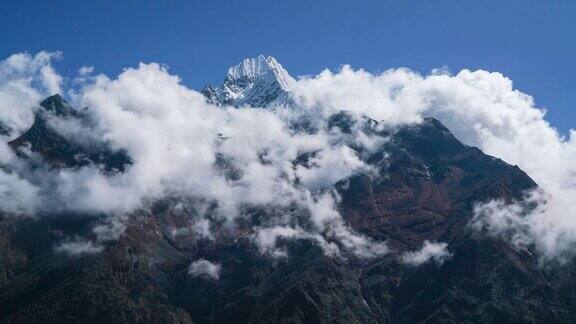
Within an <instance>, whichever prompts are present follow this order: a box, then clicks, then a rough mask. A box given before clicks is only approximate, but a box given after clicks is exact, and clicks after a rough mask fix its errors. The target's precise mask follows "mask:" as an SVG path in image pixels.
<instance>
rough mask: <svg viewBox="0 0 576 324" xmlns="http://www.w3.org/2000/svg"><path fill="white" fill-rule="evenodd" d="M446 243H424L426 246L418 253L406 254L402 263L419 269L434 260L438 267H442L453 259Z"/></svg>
mask: <svg viewBox="0 0 576 324" xmlns="http://www.w3.org/2000/svg"><path fill="white" fill-rule="evenodd" d="M447 247H448V244H446V243H442V242H439V243H435V242H430V241H428V240H426V241H424V245H423V246H422V248H421V249H420V250H418V251H414V252H406V253H404V254H403V255H402V263H404V264H407V265H410V266H414V267H418V266H421V265H422V264H424V263H426V262H428V261H430V260H432V261H433V262H435V263H436V264H437V265H439V266H440V265H442V264H443V263H444V261H446V260H449V259H450V258H452V256H453V255H452V253H450V252H449V251H448V249H447Z"/></svg>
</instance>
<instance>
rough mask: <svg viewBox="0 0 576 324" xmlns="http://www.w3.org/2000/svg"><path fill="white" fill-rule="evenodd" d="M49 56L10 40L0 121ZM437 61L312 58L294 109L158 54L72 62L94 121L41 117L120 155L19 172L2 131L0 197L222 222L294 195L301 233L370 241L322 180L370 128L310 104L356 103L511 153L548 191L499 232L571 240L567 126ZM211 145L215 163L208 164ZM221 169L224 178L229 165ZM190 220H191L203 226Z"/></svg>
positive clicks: (14, 116) (547, 245) (388, 117)
mask: <svg viewBox="0 0 576 324" xmlns="http://www.w3.org/2000/svg"><path fill="white" fill-rule="evenodd" d="M59 56H60V55H59V54H58V53H56V54H54V53H46V52H41V53H39V54H37V55H35V56H31V55H28V54H16V55H13V56H11V57H10V58H8V59H6V60H4V61H2V62H0V122H2V123H3V124H4V125H6V126H9V127H10V128H11V129H13V130H14V131H22V130H24V129H26V128H27V127H29V125H30V124H31V122H32V118H33V111H34V106H35V105H37V103H38V102H39V101H40V100H41V99H42V98H43V97H44V96H46V95H48V94H51V93H52V92H54V91H58V92H60V91H61V88H62V85H61V83H62V78H61V77H60V76H59V75H57V74H56V72H55V71H54V69H53V68H52V66H51V61H52V60H54V59H57V58H59ZM437 72H438V71H436V72H435V73H433V74H432V75H429V76H422V75H419V74H417V73H414V72H412V71H410V70H407V69H396V70H388V71H385V72H384V73H381V74H376V75H374V74H371V73H368V72H366V71H363V70H354V69H352V68H350V67H349V66H344V68H343V69H342V70H341V71H337V72H330V71H324V72H322V73H321V74H319V75H318V76H316V77H306V78H303V79H301V80H298V81H297V82H296V84H294V85H293V92H294V95H295V97H296V102H298V105H299V108H300V109H297V110H295V111H291V112H287V111H286V110H282V109H277V110H275V111H268V110H263V109H250V108H245V109H232V108H224V109H221V108H219V107H216V106H212V105H209V104H206V103H205V101H204V98H203V97H202V95H201V94H200V93H198V92H196V91H194V90H191V89H189V88H187V87H186V86H184V85H182V84H181V82H180V79H179V78H178V77H177V76H175V75H171V74H170V73H169V72H168V71H167V70H166V68H164V67H163V66H161V65H159V64H154V63H152V64H140V65H139V66H138V67H137V68H129V69H126V70H124V71H123V72H122V73H121V74H120V75H119V76H118V77H116V78H112V79H111V78H109V77H107V76H104V75H98V76H91V75H90V74H91V73H92V70H91V69H89V68H84V69H82V71H81V72H80V75H81V78H80V79H81V81H79V82H80V84H79V85H78V87H79V88H78V89H76V90H75V91H74V93H73V96H72V97H73V99H74V105H75V106H77V107H85V106H88V107H89V109H88V113H89V115H90V118H91V121H92V123H93V124H94V125H95V126H94V128H93V129H91V130H90V131H91V132H93V133H94V135H93V136H86V135H85V134H82V132H83V130H82V128H80V127H72V126H73V125H72V126H70V127H65V125H67V124H66V123H58V122H55V123H54V125H60V126H58V127H60V128H62V127H64V128H65V129H66V132H63V133H65V134H66V135H67V136H69V137H72V138H76V139H82V140H86V141H93V140H94V138H97V139H99V140H101V141H103V142H106V143H107V144H108V145H110V146H111V147H113V148H114V149H123V150H126V151H127V152H128V153H129V155H130V156H131V157H132V159H133V161H134V163H133V165H132V166H131V167H129V168H128V170H127V171H126V172H125V173H123V174H113V175H105V174H103V173H102V172H101V171H100V170H99V169H98V168H95V167H84V168H81V169H79V170H61V171H54V170H47V169H45V168H40V169H38V170H34V171H33V172H32V171H31V170H30V169H29V168H27V167H26V166H25V165H24V166H23V165H21V161H20V160H19V159H17V158H15V157H14V156H13V154H11V153H9V151H10V150H9V149H8V148H7V147H6V145H5V144H2V145H0V153H3V152H7V153H6V154H5V155H3V156H0V163H1V164H2V165H3V166H4V169H2V170H5V169H6V170H8V169H9V170H12V173H7V172H4V171H0V197H1V198H3V199H5V198H6V199H7V198H8V197H12V198H14V199H10V200H9V201H10V203H3V205H2V207H3V209H4V211H8V212H12V213H26V212H29V213H33V212H34V211H35V210H36V208H37V207H38V206H45V207H46V208H52V209H55V210H57V209H58V208H64V209H69V210H75V211H81V212H86V211H90V212H104V213H109V214H123V213H127V212H129V211H132V210H134V209H137V208H141V207H143V206H146V205H147V204H148V203H149V202H150V201H154V200H155V199H157V198H162V197H166V196H176V197H194V198H199V199H204V200H207V201H215V202H217V207H218V208H217V213H216V214H217V215H216V216H217V217H221V218H224V219H225V220H226V221H228V222H234V221H235V219H237V218H238V217H240V216H241V213H242V210H243V208H244V207H245V206H251V205H259V206H276V207H280V209H279V210H282V208H285V209H286V207H288V206H291V205H293V204H297V205H298V206H299V208H303V209H305V210H308V211H309V212H310V213H309V216H310V221H311V222H312V223H313V224H314V226H315V228H314V230H313V231H312V232H307V234H306V235H304V236H306V237H317V235H320V237H321V238H322V239H323V240H324V241H326V242H328V241H330V240H334V241H335V242H337V246H338V248H339V249H345V250H347V251H351V252H353V253H354V254H357V255H364V256H376V255H381V254H382V253H385V251H386V249H385V246H384V245H382V244H381V243H377V242H372V241H370V240H369V239H368V238H366V237H363V236H360V235H358V234H356V233H354V232H353V231H352V230H351V229H349V228H348V227H347V226H346V224H345V223H344V221H343V220H342V217H341V215H340V214H339V213H338V212H337V205H338V197H337V195H325V194H323V191H325V190H329V187H330V186H332V185H333V184H334V183H335V182H337V181H339V180H342V179H345V178H347V177H349V176H350V175H352V174H354V173H356V172H367V173H373V172H374V170H372V169H371V168H370V167H369V166H368V165H366V164H365V163H364V162H363V160H362V158H363V157H362V156H359V153H358V152H356V151H354V150H351V149H350V148H349V144H354V145H360V146H363V147H365V148H366V149H368V150H371V149H374V148H375V147H378V144H379V143H380V142H379V141H380V140H382V139H375V138H374V137H371V136H367V135H365V134H363V133H361V132H360V131H359V129H353V132H354V133H353V134H352V135H346V134H342V133H339V132H336V131H329V130H328V129H327V128H326V127H325V126H326V125H325V120H324V119H322V118H319V117H326V116H328V115H329V114H331V113H334V112H337V111H339V110H341V109H346V110H348V111H350V112H351V114H352V115H353V116H361V115H368V116H370V117H372V118H374V119H377V120H379V121H382V122H383V123H384V124H386V125H389V126H390V125H402V124H406V123H414V122H419V121H420V120H421V119H422V117H426V116H432V117H436V118H438V119H440V120H441V121H442V122H443V123H444V124H446V125H447V127H448V128H449V129H450V130H452V131H453V132H454V134H455V135H456V136H457V137H458V138H459V139H461V140H462V141H464V142H465V143H467V144H470V145H475V146H478V147H480V148H481V149H482V150H484V151H485V152H486V153H488V154H491V155H494V156H497V157H500V158H502V159H503V160H505V161H506V162H508V163H511V164H517V165H518V166H520V168H522V169H523V170H525V171H526V172H527V173H528V174H529V175H530V176H531V177H532V178H534V179H535V180H536V182H538V184H540V185H541V186H542V188H543V189H544V190H545V191H546V193H547V194H548V195H547V196H546V199H545V201H546V203H543V199H539V200H538V202H540V203H541V204H540V206H539V207H538V208H537V209H535V210H534V211H533V212H531V213H528V214H526V215H524V216H523V219H522V220H521V222H519V221H517V220H514V217H513V216H505V218H506V217H507V218H509V219H508V220H505V222H506V223H507V224H509V225H510V226H509V231H508V232H509V233H513V234H511V235H512V236H517V237H518V238H516V239H515V240H516V241H517V242H520V241H521V242H525V243H526V244H534V245H535V246H536V247H537V249H538V250H539V252H540V253H541V254H542V255H546V256H547V257H551V258H558V257H559V256H562V258H566V257H568V256H569V255H570V254H571V252H569V251H572V250H574V249H571V247H572V246H573V244H574V242H576V224H575V222H574V221H573V219H575V218H576V217H574V216H575V215H574V207H573V206H572V205H571V204H570V201H571V200H572V198H573V197H576V163H574V162H576V144H575V143H576V135H575V134H576V133H574V132H571V133H570V136H569V137H567V138H564V137H562V136H560V135H559V134H558V132H557V131H556V130H555V129H554V128H553V127H551V126H550V125H549V124H548V122H547V121H546V120H545V113H544V111H543V110H540V109H538V108H537V107H536V106H535V104H534V101H533V99H532V98H531V97H530V96H528V95H526V94H523V93H522V92H520V91H518V90H515V89H514V88H513V86H512V82H511V81H510V80H509V79H507V78H505V77H504V76H502V75H501V74H499V73H490V72H486V71H475V72H472V71H468V70H463V71H461V72H459V73H458V74H456V75H453V76H452V75H449V74H447V73H443V72H442V73H437ZM88 75H90V76H89V77H88ZM302 118H308V119H310V120H312V122H313V123H314V124H315V126H318V128H319V131H318V132H317V133H313V134H309V133H302V132H300V133H297V132H294V131H292V130H291V129H290V128H289V127H287V125H288V124H289V123H290V122H291V121H293V120H298V119H302ZM6 141H7V138H3V142H6ZM304 153H308V154H311V155H312V157H311V159H310V163H309V164H308V165H307V166H306V167H304V166H301V165H300V166H296V167H294V165H293V163H292V162H293V161H294V160H295V159H296V158H297V157H298V156H299V155H301V154H304ZM219 159H220V160H223V161H225V164H226V165H227V166H226V167H227V168H228V169H227V170H219V169H218V168H216V167H215V164H217V163H218V162H219V161H220V160H219ZM230 173H234V174H235V177H236V178H235V179H231V178H230ZM15 197H17V198H15ZM492 204H497V202H493V203H492ZM500 204H502V203H500ZM503 208H508V209H511V210H512V211H514V207H512V206H507V207H505V206H502V207H498V210H502V209H503ZM477 210H478V213H477V215H488V213H487V211H491V210H495V209H494V208H492V209H491V208H490V205H488V207H487V208H484V209H482V207H478V209H477ZM505 215H515V214H514V213H511V212H508V213H505ZM492 216H493V215H492ZM492 216H491V215H488V216H485V219H486V220H490V221H491V222H495V223H494V224H498V223H497V222H498V221H499V220H497V218H498V217H496V216H495V217H492ZM479 217H480V216H479ZM289 218H290V215H286V214H281V215H277V220H276V222H275V223H272V224H268V225H267V226H270V227H271V228H274V227H275V226H281V227H283V228H284V227H287V226H288V225H290V223H289V222H288V219H289ZM498 219H501V220H502V219H504V218H502V217H500V218H498ZM198 224H200V225H201V224H202V223H198ZM200 225H199V226H200ZM202 226H203V225H202ZM202 226H200V227H199V230H201V231H205V230H207V228H206V226H204V227H202ZM288 227H289V228H292V230H293V231H297V232H298V231H302V230H298V229H297V228H296V227H294V226H293V225H290V226H288ZM492 227H494V226H492ZM208 230H209V227H208ZM104 232H106V231H104ZM104 232H103V233H104ZM277 236H278V235H277ZM300 236H302V235H292V237H296V238H297V237H300ZM507 237H510V235H508V236H507ZM316 241H318V242H320V240H316ZM319 244H323V243H319ZM330 250H332V249H330Z"/></svg>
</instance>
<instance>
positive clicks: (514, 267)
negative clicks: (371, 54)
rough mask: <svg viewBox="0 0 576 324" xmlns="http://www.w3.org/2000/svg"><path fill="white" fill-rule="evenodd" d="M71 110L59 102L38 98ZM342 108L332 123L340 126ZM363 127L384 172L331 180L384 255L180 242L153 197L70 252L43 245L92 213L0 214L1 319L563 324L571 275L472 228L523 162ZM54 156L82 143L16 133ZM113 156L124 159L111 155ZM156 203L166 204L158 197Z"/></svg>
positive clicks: (509, 193) (44, 130)
mask: <svg viewBox="0 0 576 324" xmlns="http://www.w3.org/2000/svg"><path fill="white" fill-rule="evenodd" d="M42 106H43V107H44V108H46V110H48V111H49V112H52V113H56V114H58V115H60V116H62V117H66V118H79V117H78V116H79V115H78V113H77V112H75V111H74V110H68V108H67V107H68V106H67V105H65V104H64V102H63V101H62V100H61V98H52V100H50V101H48V102H46V101H45V102H44V103H43V104H42ZM355 122H358V121H354V120H353V119H352V118H350V116H348V115H347V114H346V113H341V114H337V115H335V116H333V117H332V118H331V120H330V127H338V128H340V129H341V130H342V132H344V133H345V132H347V131H348V132H349V131H350V128H351V127H352V126H354V123H355ZM361 122H363V123H364V124H363V126H362V127H363V129H364V131H365V132H374V133H379V134H381V135H383V136H389V138H390V139H389V141H387V142H385V144H383V146H382V148H381V150H379V151H378V152H376V153H374V154H372V155H371V156H369V157H368V161H370V163H371V164H372V165H373V166H375V167H376V168H377V169H378V170H379V171H380V174H381V176H379V177H373V176H367V175H356V176H354V177H352V178H350V179H348V180H346V181H344V182H342V183H340V184H338V186H337V187H338V190H339V191H340V194H341V196H342V204H341V213H342V215H343V216H344V218H345V220H346V222H347V223H348V224H350V225H351V226H352V228H353V229H354V230H356V231H358V232H360V233H363V234H365V235H367V236H369V237H371V238H373V239H376V240H382V241H383V240H386V241H387V243H388V245H389V246H390V248H391V252H390V253H389V254H387V255H385V256H384V257H380V258H376V259H371V260H359V259H355V258H349V259H347V260H343V259H338V258H331V257H327V256H325V255H324V254H323V253H322V251H321V250H320V248H319V247H317V246H316V245H314V244H313V243H312V242H309V241H306V240H298V241H290V242H286V247H287V249H288V252H289V253H288V255H289V257H288V258H286V259H280V260H271V259H269V258H267V257H265V256H261V255H260V254H259V253H258V251H256V250H255V249H254V248H253V247H252V246H251V245H250V244H251V243H250V242H249V241H248V240H247V239H246V238H244V237H243V236H240V237H238V238H236V239H228V238H223V239H222V240H219V241H217V242H216V243H208V242H204V241H202V240H200V241H194V242H189V241H185V240H178V239H177V238H174V236H173V235H170V233H169V231H168V228H169V227H170V226H171V225H174V224H178V223H179V222H182V221H183V218H184V215H180V214H178V212H175V211H172V210H170V209H169V208H167V207H166V206H164V205H169V202H163V203H159V204H158V206H156V208H153V209H152V211H150V212H137V213H135V215H133V217H132V221H131V222H130V223H129V225H128V229H127V231H126V233H125V235H124V236H122V237H121V238H120V239H119V240H117V241H114V242H111V243H109V244H108V246H107V247H106V250H105V251H104V252H102V253H100V254H95V255H89V256H79V257H76V258H73V257H68V256H65V255H62V254H57V253H55V252H54V251H53V250H52V249H50V248H47V247H50V246H53V245H54V244H56V242H58V240H59V239H60V238H61V237H63V236H69V235H73V234H84V235H90V234H89V233H83V232H82V231H85V230H84V229H85V228H87V226H86V223H90V222H95V221H97V220H96V219H86V218H80V219H79V218H74V219H42V220H39V221H31V220H16V219H11V218H4V219H2V218H0V321H2V322H6V323H12V322H142V323H168V322H170V323H191V322H197V323H243V322H250V323H323V322H337V323H387V322H391V323H400V322H482V323H484V322H495V323H498V322H573V321H575V320H576V318H575V317H576V315H575V314H576V312H575V311H576V305H574V302H575V301H576V296H575V295H574V289H573V288H575V282H574V279H573V278H572V276H571V272H570V271H569V270H571V269H572V267H571V266H569V267H567V268H563V269H554V270H546V269H543V268H540V267H538V265H537V263H536V260H535V259H534V257H533V256H532V254H531V251H528V250H519V249H515V248H514V247H512V246H511V245H509V244H507V243H506V242H504V241H501V240H499V239H496V238H490V237H485V236H482V235H479V234H477V233H474V232H472V230H471V229H470V228H469V227H468V223H469V221H470V219H471V217H472V206H473V203H475V202H478V201H486V200H488V199H491V198H502V199H507V200H511V199H519V198H521V197H522V194H523V192H524V191H525V190H528V189H531V188H534V187H536V183H534V181H532V180H531V179H530V178H529V177H528V176H527V175H526V174H525V173H524V172H523V171H521V170H520V169H519V168H517V167H515V166H510V165H508V164H506V163H504V162H503V161H501V160H499V159H496V158H493V157H490V156H488V155H485V154H484V153H482V152H481V151H480V150H479V149H477V148H473V147H469V146H466V145H464V144H462V143H460V142H459V141H458V140H457V139H456V138H455V137H454V136H453V135H452V134H451V133H450V132H449V130H447V129H446V128H445V127H444V126H443V125H442V124H441V123H440V122H439V121H437V120H434V119H427V120H425V121H424V122H423V123H421V124H419V125H414V126H407V127H403V128H400V129H393V130H390V129H388V130H379V129H378V127H376V124H377V123H376V124H375V121H372V120H368V119H367V120H364V121H361ZM24 143H28V144H27V145H30V146H31V149H32V151H35V152H38V153H40V154H41V155H42V156H44V157H45V158H46V159H47V160H49V161H51V162H53V163H54V164H55V165H60V166H62V165H63V166H65V167H77V166H78V165H79V162H78V160H77V159H71V158H70V155H72V156H74V155H77V154H79V152H84V154H87V156H88V160H89V161H91V162H90V163H111V165H115V166H116V167H117V168H118V169H120V167H119V166H124V165H125V164H126V163H127V162H126V160H122V161H123V162H119V164H114V163H115V162H114V163H112V162H102V161H109V160H107V159H101V160H98V159H91V158H89V157H90V156H91V155H90V154H89V153H85V151H83V148H81V147H77V146H74V145H73V144H70V143H68V142H67V141H66V140H65V139H64V138H63V137H61V136H60V135H58V134H57V133H55V132H54V131H52V130H50V129H49V127H47V126H46V124H44V123H43V121H42V117H37V120H36V122H35V123H34V126H32V128H31V129H30V130H29V131H28V132H26V133H25V134H24V135H22V136H21V137H20V138H18V139H17V140H15V141H14V142H12V145H13V146H14V147H15V149H18V148H19V147H20V146H21V145H24ZM120 160H121V159H120ZM163 204H164V205H163ZM425 240H431V241H443V242H446V243H448V244H449V248H450V250H451V252H452V253H453V254H454V256H453V257H452V258H451V259H450V260H447V261H446V262H445V263H444V264H442V265H441V266H438V265H436V264H434V263H426V264H423V265H421V266H419V267H411V266H407V265H404V264H402V263H401V262H399V256H400V255H401V254H402V253H403V252H405V251H411V250H417V249H419V248H420V247H421V246H422V243H423V241H425ZM198 258H206V259H208V260H219V261H220V262H221V264H222V273H221V276H220V278H219V280H207V279H203V278H191V277H190V276H188V274H187V267H188V264H189V263H190V261H191V260H195V259H198Z"/></svg>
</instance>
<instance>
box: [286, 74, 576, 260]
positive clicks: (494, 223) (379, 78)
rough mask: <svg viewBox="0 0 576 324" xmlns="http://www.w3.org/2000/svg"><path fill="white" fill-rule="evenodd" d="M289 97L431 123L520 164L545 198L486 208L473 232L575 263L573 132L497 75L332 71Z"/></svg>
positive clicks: (398, 119)
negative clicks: (548, 118)
mask: <svg viewBox="0 0 576 324" xmlns="http://www.w3.org/2000/svg"><path fill="white" fill-rule="evenodd" d="M295 92H296V93H297V94H298V95H299V97H300V104H301V105H304V106H307V107H314V106H317V105H322V104H329V105H330V107H334V108H333V109H341V108H346V109H351V110H356V111H358V112H362V113H366V114H368V115H369V116H371V117H373V118H375V119H378V120H384V121H386V122H388V123H391V124H403V123H412V122H418V121H419V120H420V118H421V117H435V118H438V119H439V120H441V121H442V122H443V123H444V124H445V125H446V126H447V127H448V128H449V129H450V130H451V131H452V132H453V133H454V135H455V136H456V137H457V138H458V139H460V140H461V141H463V142H464V143H466V144H468V145H473V146H477V147H479V148H480V149H482V150H483V151H484V152H486V153H487V154H490V155H492V156H496V157H499V158H501V159H503V160H504V161H506V162H508V163H510V164H513V165H518V166H519V167H520V168H521V169H522V170H524V171H525V172H527V174H528V175H529V176H530V177H532V178H533V179H534V180H535V181H536V182H537V183H538V184H539V185H540V187H541V189H542V190H544V192H546V194H545V195H544V196H545V198H544V196H543V195H542V193H541V192H535V193H527V197H528V198H527V200H526V201H524V202H518V203H515V204H512V205H507V204H506V203H504V202H501V201H496V202H484V203H487V205H485V206H482V205H480V206H478V207H477V209H476V216H477V217H476V218H475V222H476V225H477V226H476V228H480V227H481V228H484V229H488V230H489V233H491V234H494V235H500V234H502V231H501V230H498V228H499V226H501V225H502V224H506V230H505V232H506V233H507V234H506V235H505V236H506V237H508V238H511V237H514V242H515V243H517V244H519V242H524V243H526V244H531V245H534V246H535V247H536V249H537V250H538V252H539V255H540V257H542V258H543V259H547V260H556V261H561V260H564V261H565V260H567V259H569V258H572V257H574V252H573V251H576V249H574V246H575V243H576V224H575V222H574V219H576V215H575V214H576V213H575V210H574V207H573V206H572V205H571V204H570V201H573V199H574V198H575V197H576V163H575V162H576V132H575V131H573V130H572V131H570V133H569V135H568V136H566V137H565V136H562V135H561V134H559V133H558V131H557V130H556V129H555V128H554V127H552V126H551V125H550V124H549V123H548V121H546V119H545V114H546V112H545V110H543V109H539V108H538V107H537V106H536V105H535V103H534V100H533V98H532V97H530V96H529V95H527V94H524V93H522V92H520V91H519V90H517V89H514V88H513V84H512V81H511V80H510V79H508V78H506V77H505V76H503V75H502V74H500V73H497V72H487V71H482V70H479V71H469V70H462V71H461V72H459V73H458V74H456V75H450V74H449V73H445V72H442V73H439V71H433V73H432V74H431V75H429V76H421V75H418V74H417V73H414V72H411V71H409V70H406V69H394V70H389V71H386V72H384V73H381V74H379V75H373V74H370V73H368V72H366V71H363V70H353V69H352V68H350V67H348V66H345V67H344V68H343V69H342V70H341V71H339V72H338V73H333V72H330V71H325V72H323V73H321V74H320V75H318V76H316V77H308V78H305V79H303V80H301V81H300V82H299V83H298V85H296V87H295ZM354 100H357V102H355V101H354ZM534 197H539V198H538V199H536V198H534ZM530 202H532V203H537V204H538V208H535V209H532V210H531V211H529V212H528V211H527V209H526V208H524V207H523V206H526V205H530V204H529V203H530ZM495 206H496V207H495ZM503 210H505V211H506V212H503ZM480 218H483V221H487V222H488V223H486V224H485V225H486V226H485V227H482V226H480V227H479V226H478V224H479V222H481V220H480Z"/></svg>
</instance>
